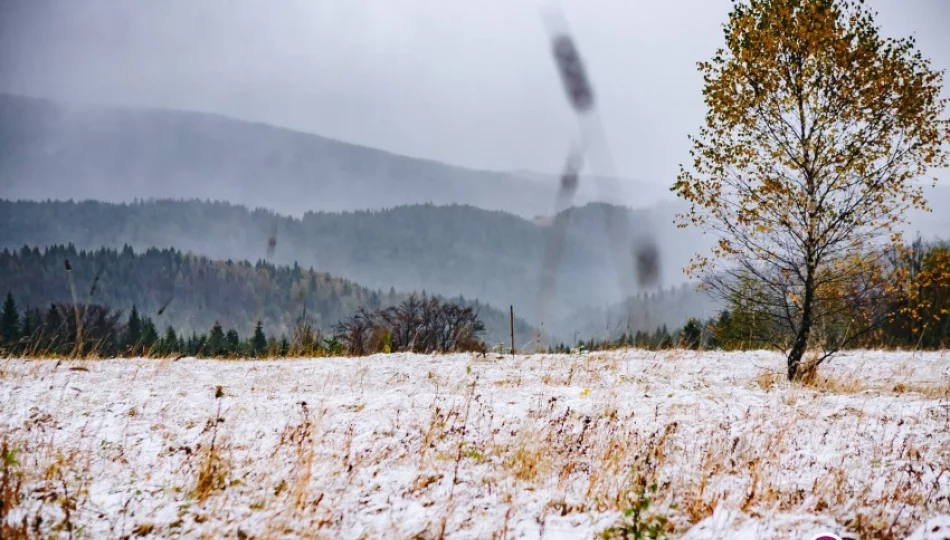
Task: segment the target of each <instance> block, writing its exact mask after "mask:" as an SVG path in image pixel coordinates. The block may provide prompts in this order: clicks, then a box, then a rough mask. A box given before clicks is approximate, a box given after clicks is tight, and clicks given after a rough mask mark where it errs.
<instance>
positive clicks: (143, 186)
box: [0, 94, 672, 218]
mask: <svg viewBox="0 0 950 540" xmlns="http://www.w3.org/2000/svg"><path fill="white" fill-rule="evenodd" d="M552 151H557V150H556V149H552ZM625 182H626V181H625ZM556 186H557V178H556V177H554V176H552V175H545V174H537V173H530V172H522V171H519V172H515V173H507V172H495V171H483V170H475V169H467V168H463V167H455V166H452V165H447V164H444V163H439V162H435V161H430V160H425V159H418V158H412V157H407V156H401V155H396V154H392V153H389V152H384V151H382V150H377V149H373V148H367V147H364V146H358V145H353V144H348V143H345V142H340V141H337V140H333V139H327V138H324V137H321V136H318V135H313V134H309V133H302V132H299V131H293V130H289V129H283V128H279V127H274V126H269V125H266V124H259V123H252V122H245V121H239V120H232V119H229V118H225V117H222V116H216V115H210V114H202V113H194V112H182V111H173V110H162V109H144V108H138V109H133V108H110V107H77V106H67V105H63V104H58V103H53V102H50V101H45V100H38V99H32V98H26V97H20V96H13V95H9V94H0V196H2V197H4V198H9V199H16V198H27V199H44V198H55V199H70V198H73V199H85V198H91V199H98V200H105V201H111V202H123V201H131V200H133V199H137V198H138V199H147V198H168V197H172V198H199V199H205V198H208V199H221V200H228V201H230V202H233V203H236V204H243V205H247V206H250V207H264V208H270V209H273V210H275V211H278V212H281V213H286V214H292V215H301V214H303V213H304V212H308V211H314V212H316V211H330V212H338V211H346V210H365V209H380V208H391V207H395V206H401V205H406V204H417V203H433V204H437V205H445V204H470V205H473V206H477V207H479V208H484V209H487V210H503V211H506V212H510V213H513V214H517V215H520V216H523V217H529V218H531V217H534V216H538V215H549V214H551V213H552V211H553V209H554V199H555V192H556V191H555V188H556ZM626 189H628V190H629V192H630V193H633V194H635V195H636V199H635V200H636V201H637V202H638V204H635V205H633V206H643V207H645V206H649V205H652V204H654V203H656V202H659V201H662V200H672V196H671V195H670V193H669V192H668V190H667V189H666V188H665V187H663V186H660V185H653V184H649V183H646V182H630V183H626ZM607 195H608V196H609V197H614V196H618V195H619V194H618V195H614V194H607ZM609 197H608V200H607V202H617V201H612V200H609ZM592 200H603V198H602V197H600V196H599V194H598V193H597V192H596V190H595V186H594V185H593V183H592V182H585V183H583V184H582V189H581V190H580V192H579V193H578V197H577V202H578V203H579V204H585V203H587V202H590V201H592Z"/></svg>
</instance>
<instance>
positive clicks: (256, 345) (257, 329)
mask: <svg viewBox="0 0 950 540" xmlns="http://www.w3.org/2000/svg"><path fill="white" fill-rule="evenodd" d="M250 345H251V354H252V355H254V356H264V355H265V354H267V336H265V335H264V325H262V324H261V321H257V325H255V326H254V336H253V337H252V338H251V343H250Z"/></svg>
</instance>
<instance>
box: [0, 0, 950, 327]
mask: <svg viewBox="0 0 950 540" xmlns="http://www.w3.org/2000/svg"><path fill="white" fill-rule="evenodd" d="M867 3H868V4H870V5H871V7H872V8H874V9H876V10H878V11H879V16H878V17H877V22H878V24H879V25H880V26H881V28H882V31H883V33H884V34H885V35H887V36H892V37H903V36H909V35H914V36H915V37H916V39H917V46H918V48H919V49H920V50H921V51H922V53H923V54H924V56H926V57H928V58H930V59H932V62H933V64H934V66H935V67H937V68H938V69H946V68H948V67H950V33H948V32H947V31H946V28H947V27H948V25H950V3H948V2H946V1H944V0H912V1H906V0H869V1H868V2H867ZM730 6H731V2H730V1H729V0H678V1H676V2H647V1H645V0H635V1H620V0H616V1H609V0H569V1H565V2H563V6H562V7H563V11H564V14H565V17H566V20H567V21H568V23H569V25H570V29H571V33H572V35H573V36H574V38H575V39H576V42H577V45H578V47H579V49H580V52H581V55H582V57H583V59H584V61H585V64H586V66H587V68H588V72H589V74H590V78H591V80H592V81H593V86H594V92H595V95H596V102H597V107H598V111H599V118H600V120H601V121H602V124H603V129H604V133H605V135H606V139H605V140H606V143H607V144H608V145H609V148H610V151H611V152H610V153H611V154H612V161H613V162H614V165H615V170H610V171H607V170H597V171H594V172H595V173H600V174H605V173H615V174H617V175H619V176H620V177H622V180H621V181H620V182H619V189H618V190H616V191H611V192H609V193H607V194H598V193H597V192H596V190H595V186H594V183H593V182H592V181H591V180H590V178H582V181H581V186H580V192H579V194H578V197H577V198H576V199H575V203H576V204H578V205H583V204H586V203H588V202H591V201H597V200H600V201H605V202H610V203H615V204H623V205H628V206H631V207H634V208H640V209H644V208H653V209H659V210H658V211H662V212H664V213H663V216H666V217H661V218H656V219H655V221H656V222H658V223H660V224H659V225H658V226H657V227H656V229H657V231H658V232H657V233H656V235H657V237H658V238H661V239H662V241H663V242H664V245H662V246H660V247H661V248H662V249H663V252H664V260H663V262H662V265H663V268H662V275H663V279H662V284H665V285H675V284H679V283H681V282H682V281H683V280H684V278H683V276H682V275H681V274H680V272H679V268H681V267H682V266H683V265H684V264H685V263H686V260H687V258H688V255H689V253H690V252H692V251H693V250H695V249H696V248H699V247H700V246H701V245H702V244H703V243H704V242H705V240H701V239H698V236H697V235H695V234H694V235H692V236H688V235H685V234H686V233H679V232H676V231H675V230H674V228H673V226H672V214H673V213H674V208H676V207H675V206H674V205H673V204H672V203H670V201H671V200H672V195H671V194H670V193H669V191H668V188H669V186H670V185H671V184H672V182H673V181H674V178H675V176H676V173H677V171H678V169H679V165H680V163H683V162H684V161H686V160H687V159H688V150H689V146H688V145H689V143H688V140H687V135H688V134H690V133H695V132H696V130H697V129H698V127H699V125H700V124H701V122H702V120H703V116H704V113H705V107H704V104H703V99H702V94H701V89H702V77H701V75H700V74H699V73H698V71H697V69H696V63H697V62H698V61H701V60H706V59H709V58H710V57H711V56H712V55H713V54H714V53H715V51H716V49H717V48H718V47H720V46H721V43H722V35H721V33H722V30H721V26H722V24H723V23H724V22H725V20H726V17H727V14H728V11H729V9H730ZM540 8H541V6H540V4H539V3H538V2H535V1H518V0H484V1H481V2H461V1H452V2H446V1H442V0H398V1H393V0H346V1H326V0H324V1H315V0H314V1H311V0H287V1H281V2H268V3H265V2H260V1H257V0H205V1H202V2H194V1H191V0H165V1H159V2H120V1H107V0H71V1H68V2H67V1H58V0H6V1H2V2H0V93H3V94H7V95H5V96H0V114H2V120H3V121H2V122H0V160H2V162H0V198H7V199H16V198H27V199H45V198H56V199H66V198H73V199H86V198H91V199H99V200H104V201H111V202H123V201H130V200H132V199H136V198H138V199H141V198H159V197H174V198H200V199H225V200H228V201H230V202H234V203H238V204H243V205H247V206H249V207H255V206H260V207H265V208H269V209H272V210H274V211H277V212H279V213H282V214H291V215H294V216H298V217H300V216H305V215H306V213H307V212H310V211H330V212H339V211H353V210H361V209H374V210H380V209H385V208H391V207H395V206H401V205H410V204H416V203H425V202H432V203H435V204H438V205H448V204H470V205H473V206H476V207H478V208H481V209H485V210H502V211H505V212H508V213H512V214H516V215H518V216H520V217H521V218H523V219H522V220H521V221H519V222H518V223H517V225H516V227H518V228H519V229H518V230H520V231H522V232H521V233H520V234H521V236H520V237H519V239H520V241H522V244H521V245H518V249H519V250H521V253H520V254H521V255H523V254H524V253H525V252H527V249H526V248H523V247H522V246H536V245H538V244H540V243H543V240H538V239H535V236H537V231H536V230H535V229H533V228H532V227H534V226H535V225H536V224H537V223H542V222H543V220H540V221H539V219H540V218H542V217H544V216H549V215H550V213H551V211H552V210H553V209H554V203H555V189H556V188H555V185H556V184H555V182H556V175H557V174H558V172H559V170H560V168H561V167H562V165H563V163H564V160H565V156H566V155H567V153H568V149H569V148H571V146H572V144H573V143H574V141H575V140H576V138H577V133H578V122H577V118H576V117H575V115H574V113H573V112H572V110H571V108H570V106H569V105H568V102H567V100H566V99H565V96H564V91H563V89H562V87H561V83H560V81H559V77H558V73H557V71H556V67H555V65H554V62H553V61H552V58H551V54H550V48H551V45H550V41H549V36H548V35H547V31H546V29H545V26H544V24H543V22H542V17H541V9H540ZM945 94H946V95H947V96H948V97H950V90H945ZM24 96H26V97H31V98H41V101H37V100H33V99H24ZM176 111H190V112H188V113H181V112H176ZM209 113H210V115H209ZM231 119H235V120H238V121H239V122H235V121H232V120H231ZM278 128H280V129H278ZM284 128H286V129H284ZM344 143H351V144H344ZM406 156H409V157H406ZM410 157H411V158H420V159H410ZM938 174H939V176H940V178H941V180H942V181H943V182H944V183H947V182H950V174H948V173H947V172H946V171H943V172H940V173H938ZM930 195H932V196H933V198H934V202H935V207H936V209H937V212H935V213H934V214H930V215H927V216H923V217H920V216H917V217H915V223H914V224H913V225H912V226H911V228H910V230H911V232H918V231H919V232H922V233H923V234H924V235H925V236H928V237H932V236H935V235H938V234H945V233H943V232H942V231H945V230H948V229H950V189H947V188H941V189H939V190H937V191H931V192H930ZM112 211H114V210H112ZM424 213H425V212H424V211H420V213H419V214H418V215H422V214H424ZM182 215H184V214H182ZM418 215H416V216H414V217H413V219H415V220H416V223H417V224H422V225H418V226H419V230H420V231H422V232H419V233H416V232H415V231H414V230H413V231H410V232H412V233H413V234H415V235H416V236H414V237H411V238H410V239H403V240H400V242H402V243H403V245H409V244H413V245H414V243H415V240H416V239H417V237H418V236H419V235H420V234H423V235H424V234H425V231H426V230H430V231H431V230H432V229H433V228H436V227H445V226H446V225H445V223H446V221H445V220H443V221H426V219H428V218H425V219H424V218H422V217H418ZM644 215H646V214H644ZM650 215H651V216H656V215H658V214H650ZM667 217H668V219H667ZM321 219H324V218H321ZM326 219H327V220H328V221H332V220H330V219H329V218H326ZM341 219H348V218H341ZM381 219H382V218H381ZM504 219H507V218H499V217H498V216H497V215H493V214H491V215H485V216H482V215H479V216H478V218H477V223H479V224H483V225H481V226H483V227H484V228H486V229H488V228H492V227H496V226H499V225H498V224H499V223H502V222H503V220H504ZM473 220H474V218H473ZM526 220H528V221H529V222H530V221H532V220H533V221H534V223H525V221H526ZM384 221H385V220H384ZM641 222H642V220H641ZM231 225H233V222H229V223H223V224H218V225H216V226H221V227H222V228H223V229H225V230H226V231H227V232H222V233H221V235H219V237H216V238H211V237H208V236H207V235H198V236H193V237H191V238H189V239H188V242H184V239H183V240H182V243H184V244H187V245H188V246H190V248H191V249H193V250H194V251H198V252H203V253H216V254H220V255H221V256H222V257H245V258H248V259H252V260H253V259H254V257H257V256H259V255H258V252H257V250H258V249H259V247H258V246H263V242H261V241H259V240H260V239H257V238H256V237H255V240H254V241H253V242H249V241H248V238H251V236H252V235H251V233H249V232H244V233H237V234H239V235H240V234H244V235H245V236H246V238H241V239H238V240H234V239H233V238H231V237H230V236H228V235H232V234H235V233H232V232H231V228H230V227H231ZM588 225H589V224H587V225H585V227H587V228H586V229H584V231H585V233H586V232H589V231H593V230H594V227H593V226H588ZM76 226H77V227H81V226H82V224H81V223H79V222H77V225H76ZM136 226H137V227H141V228H145V227H149V226H152V225H151V224H150V223H149V222H147V221H146V220H144V219H143V221H142V224H139V225H136ZM259 228H260V230H265V231H266V230H269V228H270V225H268V224H263V225H261V226H260V227H259ZM77 230H80V231H81V230H83V229H81V228H79V229H77ZM175 230H177V229H175ZM600 230H602V229H597V231H600ZM258 232H259V231H258ZM402 232H406V231H402ZM634 232H636V231H634ZM641 232H642V231H641ZM193 233H194V232H193V231H192V232H190V233H189V232H187V231H183V232H182V233H181V234H182V235H187V234H193ZM76 234H79V233H76ZM83 234H84V233H83ZM110 234H111V233H110ZM137 234H138V233H136V235H132V236H129V235H126V236H123V235H121V234H112V236H111V238H113V242H114V243H116V244H119V243H120V240H121V241H122V242H125V241H128V242H130V243H133V244H135V243H136V242H139V243H141V245H140V246H137V247H145V246H146V244H148V242H145V241H144V240H141V239H140V238H141V237H140V236H137ZM169 234H171V233H169ZM254 234H257V232H255V233H254ZM308 234H313V235H314V236H313V237H309V238H304V239H303V240H301V241H300V244H299V245H295V246H294V247H295V249H296V248H298V247H299V249H300V251H299V252H298V251H294V252H293V253H288V254H287V255H286V261H291V260H310V261H318V262H319V261H321V257H324V256H325V255H324V254H323V253H317V254H316V255H314V254H313V253H303V250H306V249H310V246H312V245H313V243H314V242H315V241H316V240H315V239H317V238H319V239H326V238H332V237H334V236H335V235H338V234H337V233H335V232H334V231H333V229H332V227H329V226H327V228H326V230H322V229H321V230H316V229H315V230H314V231H311V232H309V233H308ZM598 234H599V232H598ZM676 234H684V236H675V235H676ZM321 235H322V236H321ZM377 235H378V236H382V235H381V234H379V233H377ZM82 236H83V235H82V234H79V236H77V237H76V239H74V238H73V237H71V236H70V237H66V236H63V237H62V238H60V237H56V238H59V239H60V240H61V241H77V242H78V241H81V240H80V239H81V237H82ZM87 236H88V235H87ZM304 236H305V235H304ZM509 236H510V234H509ZM51 238H52V237H51ZM302 238H303V237H302ZM585 238H586V237H585ZM136 239H138V240H136ZM532 239H533V240H532ZM5 241H6V242H7V243H8V244H9V245H10V246H14V247H15V246H16V245H20V244H22V240H20V239H19V238H13V237H11V238H9V239H7V240H5ZM504 241H510V239H509V238H504V239H503V240H502V241H498V242H497V243H495V244H490V245H486V244H485V243H481V244H479V243H477V242H476V243H474V244H473V246H474V247H471V248H466V249H468V250H469V252H468V253H465V252H463V250H461V249H458V248H457V246H458V245H460V243H459V242H458V241H454V244H455V245H456V248H457V249H458V251H459V253H457V254H456V255H457V256H458V258H457V259H455V258H449V259H446V260H445V261H444V263H445V264H444V266H445V268H441V267H438V265H436V264H435V263H432V264H430V265H428V266H426V267H412V268H410V269H408V270H405V271H404V272H402V273H398V275H397V272H396V271H395V270H390V269H389V267H387V266H385V265H381V264H379V263H377V262H376V261H373V264H367V263H366V261H367V260H369V259H367V255H366V249H365V248H364V249H363V250H362V251H361V250H354V253H353V254H352V257H353V260H354V261H356V262H353V263H352V264H350V263H349V262H346V261H343V262H341V263H340V267H339V271H340V272H341V273H349V274H351V275H347V276H345V277H354V278H362V279H363V281H366V282H367V284H369V285H370V286H373V287H381V288H385V287H386V286H387V285H391V284H394V283H395V284H400V285H403V286H404V287H405V288H412V287H417V288H423V287H425V286H426V285H427V284H429V285H430V286H432V287H436V285H434V284H435V283H439V281H438V280H437V279H435V278H431V279H430V280H429V281H424V280H423V278H422V277H420V276H421V275H422V274H427V273H428V272H429V271H430V270H431V272H433V273H434V274H438V275H437V276H436V277H438V278H439V279H441V278H442V277H444V276H456V277H457V275H458V273H459V271H458V269H457V266H453V265H462V264H463V263H462V262H459V261H463V262H464V264H468V265H469V266H470V267H472V268H474V267H476V265H474V263H472V262H471V261H472V260H477V261H479V264H484V266H485V267H486V268H488V267H491V266H492V265H496V259H498V258H499V253H500V252H501V251H503V250H504V249H507V248H511V246H508V247H507V248H506V247H503V246H501V245H500V244H501V243H504ZM585 241H586V240H585ZM228 242H237V243H238V244H239V245H240V246H242V247H241V248H240V249H235V250H232V251H221V252H220V253H219V250H221V249H223V248H222V246H228V245H230V244H228ZM364 242H365V240H364ZM418 243H419V247H418V250H419V253H420V254H421V255H420V254H415V253H413V254H411V256H405V254H403V256H404V257H405V258H406V260H410V261H414V262H418V261H422V260H425V261H433V260H442V259H443V258H445V257H443V256H444V253H441V252H439V253H436V252H434V251H431V250H430V249H429V248H430V246H429V244H428V243H427V242H421V241H420V242H418ZM179 244H180V243H179ZM245 244H246V245H249V246H251V247H250V248H247V249H245V248H244V247H243V246H245ZM511 244H512V246H514V245H515V243H514V242H511ZM168 245H170V246H171V245H175V243H174V242H169V243H168ZM281 245H283V244H281ZM576 245H584V242H578V243H576ZM90 247H93V246H90ZM384 247H386V248H388V246H384ZM379 249H383V248H379ZM512 249H513V248H512ZM604 249H607V248H604ZM472 251H478V252H479V256H478V257H472V256H471V252H472ZM671 252H675V254H676V255H675V256H673V255H671ZM537 255H538V256H536V257H534V258H533V259H532V260H540V259H541V256H540V253H538V254H537ZM572 256H573V258H571V257H572ZM568 260H569V261H571V260H573V261H575V264H576V265H578V266H577V267H576V268H573V269H572V271H573V273H572V274H571V275H572V276H573V277H574V278H575V282H574V284H570V283H569V284H566V286H577V285H576V283H577V282H578V281H582V280H584V279H585V276H586V278H587V279H588V281H592V282H593V283H588V286H589V287H590V288H589V289H584V290H583V294H580V292H581V290H582V289H578V294H577V296H578V297H582V298H590V299H593V300H594V301H595V303H598V304H600V306H603V305H605V304H606V303H608V302H609V299H611V298H615V297H617V296H618V291H616V290H615V289H614V288H613V286H612V285H610V284H608V282H609V281H610V279H609V278H605V277H604V270H605V268H606V267H607V266H608V265H609V263H607V262H605V261H606V260H607V259H606V258H604V257H601V258H599V259H597V258H592V257H586V258H585V257H584V256H580V255H579V254H578V253H575V254H572V255H569V256H568ZM512 261H515V262H512ZM578 261H580V262H578ZM357 262H358V263H359V264H364V265H365V266H359V265H358V264H357ZM344 263H346V264H344ZM507 263H509V264H510V265H511V270H510V272H512V273H514V272H518V271H522V272H523V270H519V269H523V268H524V267H525V266H524V265H525V264H526V263H524V262H523V261H522V260H521V259H518V258H512V259H511V260H509V261H507ZM582 263H586V264H588V265H595V266H596V265H599V267H598V268H596V269H590V268H586V267H582V266H581V264H582ZM323 264H324V265H326V264H329V263H323ZM347 264H349V266H347ZM407 264H408V263H407ZM333 269H336V268H333ZM606 269H608V270H609V268H606ZM359 271H363V272H364V274H359ZM380 271H389V273H388V274H385V275H380V274H379V272H380ZM373 272H377V273H373ZM440 272H441V273H440ZM585 272H586V273H585ZM608 273H609V272H608ZM592 276H595V277H592ZM430 277H431V276H429V277H427V278H426V279H429V278H430ZM480 279H482V281H483V282H480V283H476V282H475V281H477V280H474V278H473V280H470V281H468V282H454V281H453V282H450V283H449V284H447V285H444V287H445V288H444V290H436V292H440V293H443V294H447V295H451V294H458V293H461V292H466V293H471V294H475V295H478V296H482V297H489V298H490V299H491V300H493V301H495V302H496V303H498V304H500V305H504V304H505V303H507V302H509V301H512V300H510V299H511V297H512V296H513V295H514V293H512V292H510V291H507V290H500V291H498V292H496V293H494V294H495V296H491V294H490V293H489V291H490V289H489V285H491V284H489V283H487V281H485V279H486V278H480ZM519 279H521V281H518V280H513V281H512V282H511V283H510V284H509V285H511V286H512V287H514V288H515V289H518V291H520V293H524V296H525V297H530V296H532V294H527V293H526V292H525V291H527V290H528V288H527V286H522V285H521V283H522V282H528V283H530V282H533V280H535V279H536V278H535V275H534V274H531V275H522V276H519ZM521 303H522V304H527V303H529V302H528V301H527V300H523V301H522V302H521ZM581 304H582V302H581V301H577V302H575V303H574V304H572V305H570V306H567V307H565V309H564V311H565V312H566V311H569V310H568V309H567V308H578V307H583V306H581ZM522 308H523V309H525V310H530V307H527V306H519V309H522ZM677 316H679V314H677ZM587 318H588V319H590V318H591V317H587Z"/></svg>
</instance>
